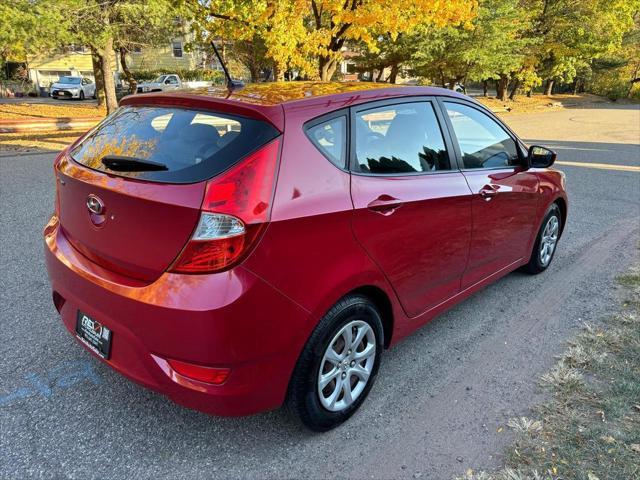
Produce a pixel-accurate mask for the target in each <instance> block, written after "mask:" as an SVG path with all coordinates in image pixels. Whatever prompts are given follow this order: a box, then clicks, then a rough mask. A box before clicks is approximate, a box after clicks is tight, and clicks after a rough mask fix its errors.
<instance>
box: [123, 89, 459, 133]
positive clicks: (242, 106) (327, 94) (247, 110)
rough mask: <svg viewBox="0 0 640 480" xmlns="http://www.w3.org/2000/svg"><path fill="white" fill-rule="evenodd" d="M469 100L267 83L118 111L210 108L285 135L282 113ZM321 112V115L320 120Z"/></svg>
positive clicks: (441, 92)
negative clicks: (414, 99)
mask: <svg viewBox="0 0 640 480" xmlns="http://www.w3.org/2000/svg"><path fill="white" fill-rule="evenodd" d="M435 95H438V96H448V97H455V98H468V97H465V96H464V95H462V94H459V93H457V92H455V91H453V90H448V89H444V88H437V87H424V86H416V85H391V84H388V83H374V82H305V81H303V82H300V81H293V82H265V83H250V84H247V85H245V86H244V88H241V89H238V90H235V91H232V92H229V90H227V89H226V88H225V87H224V86H213V87H200V88H191V89H180V90H172V91H170V92H157V93H145V94H142V95H129V96H127V97H125V98H123V99H122V100H121V101H120V105H175V106H184V107H188V108H207V109H208V108H211V109H215V110H218V111H224V112H228V113H232V114H233V113H235V114H239V115H249V116H251V117H254V118H261V119H265V120H268V121H270V122H271V123H272V124H273V125H274V126H275V127H276V128H277V129H278V130H280V131H284V130H283V129H284V111H285V110H291V109H304V110H306V111H307V112H308V114H309V115H312V116H313V115H319V114H321V113H328V112H330V111H333V110H337V109H340V108H345V107H349V106H353V105H358V104H360V103H364V102H371V101H375V100H384V99H388V98H399V97H411V96H435ZM316 110H317V114H316Z"/></svg>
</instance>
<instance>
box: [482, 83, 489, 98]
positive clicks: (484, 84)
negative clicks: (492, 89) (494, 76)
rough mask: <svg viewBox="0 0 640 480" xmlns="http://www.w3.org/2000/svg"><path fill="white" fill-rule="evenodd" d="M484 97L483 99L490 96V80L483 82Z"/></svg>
mask: <svg viewBox="0 0 640 480" xmlns="http://www.w3.org/2000/svg"><path fill="white" fill-rule="evenodd" d="M482 96H483V97H488V96H489V81H488V80H483V81H482Z"/></svg>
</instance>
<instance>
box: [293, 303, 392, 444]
mask: <svg viewBox="0 0 640 480" xmlns="http://www.w3.org/2000/svg"><path fill="white" fill-rule="evenodd" d="M383 336H384V333H383V328H382V319H381V317H380V314H379V313H378V311H377V309H376V307H375V306H374V305H373V303H371V301H370V300H369V299H368V298H367V297H365V296H363V295H348V296H346V297H344V298H343V299H342V300H340V301H339V302H338V303H337V304H336V305H334V306H333V307H332V308H331V310H329V312H328V313H327V314H326V315H325V316H324V317H323V318H322V320H321V321H320V323H319V324H318V326H317V327H316V328H315V330H314V331H313V333H312V334H311V336H310V337H309V340H308V341H307V344H306V345H305V347H304V350H303V351H302V354H301V355H300V358H299V359H298V363H297V365H296V368H295V370H294V372H293V376H292V377H291V382H290V384H289V391H288V394H287V407H288V408H289V410H290V411H291V412H292V413H294V414H295V415H297V416H298V417H299V418H300V420H301V421H302V423H303V424H304V425H305V426H307V427H308V428H310V429H311V430H314V431H317V432H324V431H327V430H331V429H332V428H335V427H337V426H338V425H340V424H341V423H343V422H345V421H346V420H347V419H349V417H351V415H353V414H354V413H355V411H356V410H357V409H358V408H359V407H360V405H362V403H363V402H364V400H365V398H366V397H367V395H368V394H369V391H370V390H371V387H372V386H373V384H374V382H375V378H376V375H377V373H378V366H379V364H380V354H381V353H382V349H383V345H384V342H383Z"/></svg>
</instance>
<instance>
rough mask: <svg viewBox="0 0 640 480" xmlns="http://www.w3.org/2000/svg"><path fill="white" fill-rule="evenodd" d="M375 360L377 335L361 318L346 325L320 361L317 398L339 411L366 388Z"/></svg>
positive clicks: (328, 408) (326, 406)
mask: <svg viewBox="0 0 640 480" xmlns="http://www.w3.org/2000/svg"><path fill="white" fill-rule="evenodd" d="M375 361H376V336H375V333H374V331H373V329H372V328H371V326H370V325H369V324H368V323H367V322H364V321H362V320H353V321H351V322H349V323H347V324H346V325H344V326H343V327H342V328H341V329H340V330H339V331H338V333H336V335H335V336H334V337H333V339H332V340H331V342H329V345H328V346H327V349H326V351H325V353H324V356H323V357H322V361H321V362H320V369H319V371H318V380H317V385H318V397H319V399H320V403H321V404H322V406H323V407H324V408H326V409H327V410H329V411H331V412H340V411H342V410H344V409H346V408H348V407H349V406H350V405H352V404H353V402H355V401H356V399H357V398H358V397H359V396H360V395H361V394H362V392H363V391H364V389H365V387H366V385H367V382H368V381H369V377H370V376H371V372H372V371H373V366H374V364H375Z"/></svg>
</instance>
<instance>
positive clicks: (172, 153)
mask: <svg viewBox="0 0 640 480" xmlns="http://www.w3.org/2000/svg"><path fill="white" fill-rule="evenodd" d="M278 135H279V132H278V131H277V130H276V128H275V127H273V126H272V125H270V124H269V123H267V122H263V121H260V120H254V119H250V118H246V117H240V116H234V115H228V114H223V113H216V112H209V111H196V110H186V109H181V108H166V107H122V108H120V109H118V110H117V111H116V112H115V113H114V114H112V115H111V116H109V117H107V118H106V119H105V120H104V121H103V122H102V123H101V124H100V125H98V127H96V128H95V129H94V130H93V131H92V132H91V133H90V134H89V135H88V136H87V137H86V138H85V139H84V140H83V141H82V142H81V143H80V144H79V145H77V146H76V147H75V148H74V149H73V150H72V151H71V157H72V158H73V159H74V160H75V161H76V162H78V163H81V164H82V165H85V166H87V167H89V168H92V169H94V170H99V171H104V172H107V173H110V174H113V175H119V176H123V177H133V178H137V179H141V180H148V181H157V182H166V183H195V182H200V181H203V180H206V179H209V178H211V177H213V176H215V175H217V174H219V173H221V172H222V171H224V170H226V169H228V168H229V167H230V166H232V165H233V164H235V163H236V162H237V161H238V160H240V159H241V158H243V157H245V156H246V155H248V154H249V153H251V152H252V151H254V150H256V149H257V148H259V147H261V146H262V145H264V144H266V143H268V142H269V141H270V140H273V139H274V138H276V137H277V136H278ZM105 156H118V157H129V158H133V159H140V160H143V161H145V160H146V161H151V162H155V163H160V164H162V165H164V166H166V170H159V171H113V170H110V169H109V168H107V167H106V166H105V165H104V164H103V163H102V159H103V158H104V157H105Z"/></svg>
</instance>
